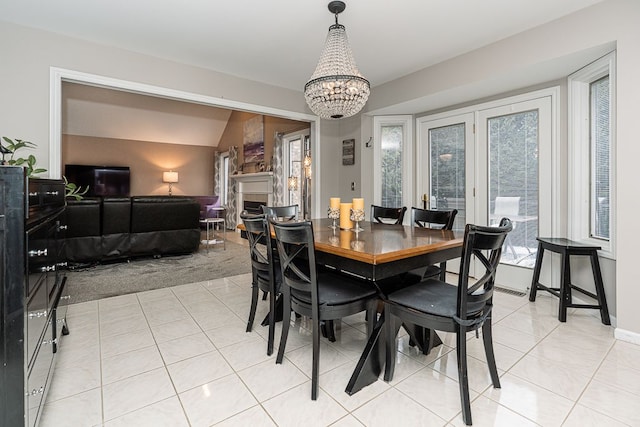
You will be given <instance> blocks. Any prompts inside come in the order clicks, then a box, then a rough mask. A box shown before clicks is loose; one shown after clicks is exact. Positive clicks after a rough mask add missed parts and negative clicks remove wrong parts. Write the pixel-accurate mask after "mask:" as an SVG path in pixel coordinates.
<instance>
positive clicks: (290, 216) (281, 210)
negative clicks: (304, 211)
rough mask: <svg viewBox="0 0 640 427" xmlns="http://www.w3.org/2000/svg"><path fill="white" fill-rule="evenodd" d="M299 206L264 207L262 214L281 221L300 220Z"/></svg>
mask: <svg viewBox="0 0 640 427" xmlns="http://www.w3.org/2000/svg"><path fill="white" fill-rule="evenodd" d="M298 210H299V208H298V205H289V206H264V205H263V206H262V212H263V213H264V214H265V215H266V216H267V218H277V219H278V220H279V221H293V220H295V219H298Z"/></svg>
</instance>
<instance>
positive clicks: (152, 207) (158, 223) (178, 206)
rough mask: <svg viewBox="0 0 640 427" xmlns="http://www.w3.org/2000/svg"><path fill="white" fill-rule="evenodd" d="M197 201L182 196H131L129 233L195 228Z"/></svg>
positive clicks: (198, 217) (197, 214) (197, 210)
mask: <svg viewBox="0 0 640 427" xmlns="http://www.w3.org/2000/svg"><path fill="white" fill-rule="evenodd" d="M199 222H200V208H199V205H198V203H197V202H196V201H195V200H193V199H190V198H184V197H167V196H162V197H132V198H131V233H145V232H151V231H163V230H183V229H190V228H191V229H197V228H199V226H200V224H199Z"/></svg>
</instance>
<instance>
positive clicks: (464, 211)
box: [415, 113, 476, 274]
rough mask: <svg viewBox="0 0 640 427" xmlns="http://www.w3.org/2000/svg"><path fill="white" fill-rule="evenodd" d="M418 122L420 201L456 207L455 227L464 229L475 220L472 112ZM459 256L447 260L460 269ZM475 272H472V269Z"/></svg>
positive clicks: (451, 267)
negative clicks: (457, 258)
mask: <svg viewBox="0 0 640 427" xmlns="http://www.w3.org/2000/svg"><path fill="white" fill-rule="evenodd" d="M418 120H419V125H418V132H419V133H418V146H417V150H416V153H417V158H418V159H419V160H418V167H417V168H416V171H417V179H418V183H419V184H418V185H417V188H418V189H420V188H422V189H423V190H422V192H419V199H420V203H419V204H417V205H415V206H419V207H422V208H425V207H426V208H427V209H440V210H451V209H456V210H457V211H458V214H457V215H456V218H455V222H454V223H453V229H454V231H457V232H459V233H463V232H464V227H465V224H467V223H472V224H473V223H475V222H476V219H475V209H474V207H473V200H474V197H473V191H474V176H473V170H474V157H475V146H474V139H473V128H474V116H473V113H467V114H460V115H455V116H451V117H445V118H441V119H435V120H428V121H422V122H420V119H418ZM459 268H460V263H459V260H453V261H449V262H447V269H448V270H449V271H451V272H455V273H457V272H458V270H459ZM471 274H473V273H471Z"/></svg>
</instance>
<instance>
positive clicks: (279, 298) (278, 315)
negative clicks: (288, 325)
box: [260, 294, 283, 326]
mask: <svg viewBox="0 0 640 427" xmlns="http://www.w3.org/2000/svg"><path fill="white" fill-rule="evenodd" d="M275 310H276V312H275V318H274V319H273V320H274V321H275V322H282V310H283V307H282V294H278V296H277V297H276V307H275ZM260 325H262V326H268V325H269V313H267V315H266V316H265V318H264V320H263V321H262V323H260Z"/></svg>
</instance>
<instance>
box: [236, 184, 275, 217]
mask: <svg viewBox="0 0 640 427" xmlns="http://www.w3.org/2000/svg"><path fill="white" fill-rule="evenodd" d="M230 178H231V179H234V180H235V181H236V215H237V217H236V224H241V223H242V220H241V219H240V214H241V213H242V211H243V210H246V211H247V212H248V213H262V208H261V207H260V206H262V205H267V206H271V205H273V172H258V173H245V174H239V175H232V176H231V177H230Z"/></svg>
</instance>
